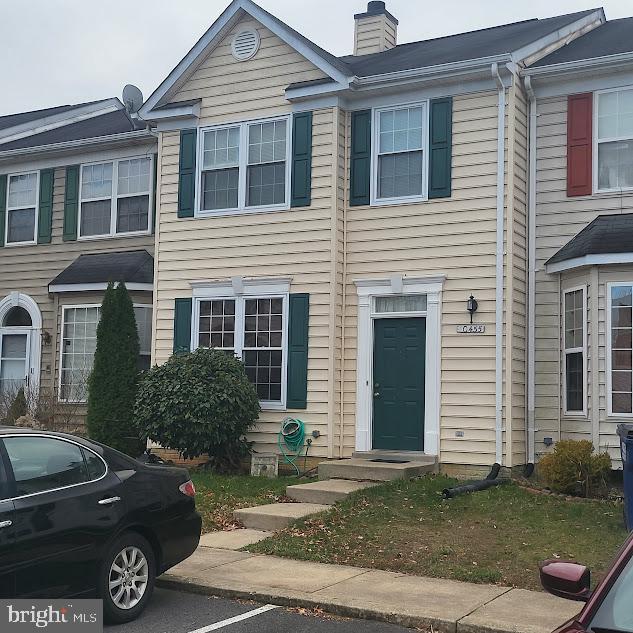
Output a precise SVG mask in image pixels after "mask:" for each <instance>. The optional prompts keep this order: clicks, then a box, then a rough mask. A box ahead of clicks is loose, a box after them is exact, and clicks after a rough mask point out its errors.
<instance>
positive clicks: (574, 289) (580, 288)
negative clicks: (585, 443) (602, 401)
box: [562, 285, 588, 418]
mask: <svg viewBox="0 0 633 633" xmlns="http://www.w3.org/2000/svg"><path fill="white" fill-rule="evenodd" d="M577 291H582V347H570V348H569V349H567V347H566V346H565V336H566V326H567V324H566V310H565V297H566V295H568V294H570V293H572V292H577ZM562 300H563V306H562V307H563V309H562V312H563V332H562V333H563V336H562V338H563V340H562V350H563V367H562V369H563V415H565V416H569V417H585V418H586V417H587V391H588V389H587V286H586V285H580V286H574V287H572V288H565V289H564V290H563V297H562ZM578 352H581V353H582V410H579V411H570V410H569V409H568V408H567V354H576V353H578Z"/></svg>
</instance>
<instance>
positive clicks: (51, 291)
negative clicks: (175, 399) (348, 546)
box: [0, 0, 633, 473]
mask: <svg viewBox="0 0 633 633" xmlns="http://www.w3.org/2000/svg"><path fill="white" fill-rule="evenodd" d="M350 19H351V17H350ZM354 25H355V28H354V41H353V42H350V44H353V46H352V47H351V48H352V50H353V54H352V55H347V56H343V57H335V56H333V55H331V54H330V53H328V52H327V51H325V50H323V49H322V48H320V47H319V46H317V45H316V44H315V43H314V42H312V41H310V40H308V39H307V38H305V37H303V36H302V35H301V34H300V33H298V32H296V31H295V30H293V29H292V28H290V27H289V26H288V25H286V24H284V23H283V22H282V21H281V20H279V19H278V18H276V17H275V16H273V15H271V14H270V13H268V12H266V11H265V10H263V9H262V8H261V7H259V6H258V5H256V4H254V3H253V2H251V0H234V1H233V2H232V3H231V4H230V5H229V6H228V7H227V9H226V10H225V11H224V12H223V13H222V15H221V16H220V17H219V18H218V20H216V22H215V23H213V24H212V25H211V27H210V28H209V30H208V31H207V32H206V33H205V34H204V35H203V37H202V38H201V39H200V40H199V41H198V42H197V43H196V44H195V45H194V47H193V48H192V49H191V51H189V53H188V54H187V55H186V56H185V57H184V58H183V59H182V61H181V62H180V63H179V64H178V65H177V66H176V68H174V70H173V71H172V72H171V73H170V74H169V75H168V76H167V77H166V79H165V80H164V81H163V82H162V83H161V84H160V86H159V87H158V88H157V89H156V90H155V92H154V93H153V94H152V95H151V96H150V97H149V98H148V100H147V101H146V102H145V103H144V105H143V107H142V108H141V109H140V111H139V112H138V113H134V112H130V111H128V110H129V109H126V108H125V107H124V106H123V105H122V104H121V103H120V102H119V101H118V100H106V101H103V102H97V103H94V104H82V105H78V106H63V107H61V108H53V109H51V110H49V111H41V112H34V113H24V114H21V115H12V116H8V117H0V220H1V221H0V227H1V228H0V235H2V239H1V240H0V244H2V245H3V247H2V248H0V267H1V269H2V271H3V275H2V276H1V278H0V349H1V350H2V354H1V355H0V379H2V381H3V383H2V384H3V385H5V387H4V388H5V390H6V389H7V387H6V385H10V386H12V387H13V388H15V386H16V385H18V386H19V385H22V384H24V382H25V380H28V382H29V386H30V387H33V389H31V391H34V392H37V391H40V392H41V391H42V390H47V391H48V392H49V393H51V394H53V398H52V400H53V401H55V402H56V403H59V402H60V401H61V405H63V406H65V407H66V411H68V410H70V409H69V408H70V407H71V405H74V406H75V409H76V410H75V409H73V415H74V416H75V417H78V418H81V415H82V414H83V408H82V407H83V400H84V399H85V378H86V375H87V374H88V372H89V371H90V367H91V364H92V354H93V352H94V335H95V329H96V323H97V320H98V305H99V303H100V300H101V296H102V293H103V289H104V288H105V284H106V283H107V281H108V280H115V279H116V280H124V281H125V282H126V283H127V284H128V287H129V288H131V290H132V291H133V296H134V301H135V304H136V306H137V321H138V324H139V332H140V334H141V342H142V352H143V357H142V359H140V363H141V364H142V366H147V365H148V364H149V362H150V360H149V359H150V353H151V362H153V363H159V364H160V363H163V362H165V361H166V360H167V359H168V358H169V357H170V356H171V355H172V354H173V353H179V352H183V351H188V350H191V349H195V348H196V347H199V346H202V347H216V348H222V349H226V350H230V351H232V352H233V353H235V354H236V355H238V356H239V357H240V358H242V359H243V361H244V363H245V367H246V372H247V375H248V376H249V378H250V380H251V381H252V382H253V384H254V385H255V387H256V389H257V392H258V394H259V397H260V401H261V406H262V414H261V416H260V420H259V423H258V425H257V427H256V428H255V430H254V431H253V433H252V434H251V436H250V438H249V439H252V440H253V441H254V442H255V447H256V449H257V450H259V451H273V452H277V450H278V449H277V434H278V431H279V428H280V424H281V422H282V420H283V419H284V418H285V417H287V416H290V417H298V418H300V419H301V420H303V421H304V422H305V424H306V427H307V430H308V432H309V433H311V437H312V446H311V449H310V451H311V452H310V454H311V455H312V456H313V457H315V458H317V459H322V458H329V459H337V458H347V457H349V456H351V455H359V456H364V457H368V458H371V459H394V458H395V459H408V460H414V459H415V458H416V456H420V455H424V456H425V457H426V458H428V457H431V458H433V459H434V460H436V461H437V462H438V463H439V464H440V467H441V468H442V469H443V470H444V471H446V472H460V473H464V472H480V471H484V470H485V469H487V468H488V467H489V465H490V464H492V463H494V462H498V463H501V464H502V465H503V466H504V467H507V468H514V467H518V466H521V465H523V464H526V463H533V462H534V461H536V460H537V459H538V457H539V456H540V455H541V454H542V453H544V452H546V451H548V450H551V446H552V445H553V444H554V443H555V442H556V441H558V440H559V439H561V438H567V437H570V438H589V439H591V440H592V441H593V442H594V445H595V446H596V447H599V448H601V449H608V450H610V451H611V454H612V457H613V459H614V464H615V465H616V466H617V459H618V454H617V440H616V436H615V425H616V423H617V422H618V421H621V420H626V419H629V418H630V417H633V409H632V408H631V407H632V405H631V398H632V396H631V394H632V393H633V388H631V375H632V373H633V366H632V365H631V356H632V354H633V351H632V346H631V331H632V330H633V328H632V326H631V311H632V309H633V308H632V307H631V306H632V304H631V301H632V300H631V295H632V294H633V290H632V289H633V275H632V274H631V272H633V271H629V269H630V267H631V264H633V259H632V258H633V255H631V253H630V250H631V249H630V247H629V243H630V240H629V235H630V234H631V228H630V226H629V218H631V217H633V215H629V216H627V211H629V209H630V208H631V195H632V194H631V191H633V189H631V187H632V186H633V180H632V178H631V173H632V172H631V164H633V158H631V157H630V150H629V148H630V147H631V146H633V145H632V144H631V140H630V139H631V137H632V136H633V132H631V120H633V105H632V104H633V97H631V94H633V91H632V90H630V89H629V88H628V86H631V85H633V81H631V79H632V77H631V71H632V70H633V66H632V65H631V63H632V61H631V60H632V59H633V56H632V54H631V49H632V48H633V46H631V45H629V44H628V42H630V41H633V39H632V38H631V34H633V20H615V21H612V22H607V21H606V19H605V16H604V13H603V11H602V10H601V9H596V10H588V11H582V12H578V13H573V14H569V15H563V16H557V17H553V18H548V19H542V20H536V19H534V20H527V21H524V22H518V23H514V24H508V25H503V26H499V27H493V28H489V29H483V30H479V31H473V32H469V33H463V34H458V35H453V36H448V37H442V38H437V39H433V40H426V41H420V42H412V43H407V44H398V41H397V31H398V20H397V19H396V17H394V16H393V15H392V14H391V13H390V12H389V11H388V10H387V8H386V7H385V4H384V2H376V1H371V2H369V4H368V5H367V10H366V11H364V12H362V13H358V14H356V15H354ZM3 341H6V349H5V346H4V345H5V344H4V343H3ZM76 405H79V407H78V408H77V407H76ZM63 406H62V409H63Z"/></svg>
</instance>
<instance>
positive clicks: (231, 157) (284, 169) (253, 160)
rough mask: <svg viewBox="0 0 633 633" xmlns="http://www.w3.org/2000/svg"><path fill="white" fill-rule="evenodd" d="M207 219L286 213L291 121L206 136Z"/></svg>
mask: <svg viewBox="0 0 633 633" xmlns="http://www.w3.org/2000/svg"><path fill="white" fill-rule="evenodd" d="M200 137H201V141H200V149H199V153H200V160H199V161H198V164H199V165H200V173H199V176H198V182H199V187H198V190H199V191H200V195H199V201H198V208H199V212H200V213H202V214H212V213H218V212H239V211H244V210H249V211H256V210H264V211H265V210H270V209H282V208H286V207H287V206H288V202H289V184H290V177H289V166H290V161H289V160H288V155H289V151H290V135H289V131H288V118H287V117H283V118H279V119H274V120H266V121H255V122H251V123H239V124H235V125H227V126H221V127H213V128H209V129H206V130H202V132H201V134H200Z"/></svg>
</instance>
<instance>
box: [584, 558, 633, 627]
mask: <svg viewBox="0 0 633 633" xmlns="http://www.w3.org/2000/svg"><path fill="white" fill-rule="evenodd" d="M631 604H633V556H629V561H628V563H627V564H626V566H625V567H624V569H623V570H622V573H621V574H620V576H619V577H618V579H617V580H616V581H615V583H614V585H613V587H611V590H610V591H609V593H608V594H607V596H606V597H605V599H604V600H603V601H602V604H601V605H600V607H599V608H598V611H597V612H596V615H595V616H594V617H593V619H592V621H591V625H590V626H589V630H590V631H592V632H593V633H633V609H632V608H631Z"/></svg>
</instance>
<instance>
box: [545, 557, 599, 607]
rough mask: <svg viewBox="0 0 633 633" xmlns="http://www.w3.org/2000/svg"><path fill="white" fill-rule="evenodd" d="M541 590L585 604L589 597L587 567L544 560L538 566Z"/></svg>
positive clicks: (589, 579) (589, 584)
mask: <svg viewBox="0 0 633 633" xmlns="http://www.w3.org/2000/svg"><path fill="white" fill-rule="evenodd" d="M539 570H540V574H541V584H542V585H543V589H545V591H547V592H548V593H551V594H553V595H555V596H558V597H559V598H565V599H566V600H578V601H580V602H586V601H587V600H588V599H589V596H590V595H591V572H590V571H589V568H588V567H585V566H584V565H579V564H578V563H571V562H565V561H559V560H546V561H545V562H543V563H541V565H540V566H539Z"/></svg>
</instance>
